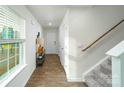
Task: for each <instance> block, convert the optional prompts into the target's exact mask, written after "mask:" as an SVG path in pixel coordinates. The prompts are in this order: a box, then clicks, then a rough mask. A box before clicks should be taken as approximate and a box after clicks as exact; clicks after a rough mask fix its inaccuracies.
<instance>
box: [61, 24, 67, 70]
mask: <svg viewBox="0 0 124 93" xmlns="http://www.w3.org/2000/svg"><path fill="white" fill-rule="evenodd" d="M59 44H60V45H59V54H60V60H61V63H62V65H63V66H64V68H65V70H66V69H67V65H68V47H69V41H68V26H67V25H65V26H64V27H63V29H62V30H61V31H60V33H59Z"/></svg>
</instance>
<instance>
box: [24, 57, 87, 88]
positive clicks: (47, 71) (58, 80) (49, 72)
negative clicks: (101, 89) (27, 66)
mask: <svg viewBox="0 0 124 93" xmlns="http://www.w3.org/2000/svg"><path fill="white" fill-rule="evenodd" d="M85 86H86V85H85V84H84V83H82V82H67V80H66V76H65V72H64V69H63V67H62V65H61V63H60V60H59V57H58V55H46V58H45V62H44V63H43V65H42V66H38V67H37V68H36V70H35V71H34V73H33V74H32V76H31V78H30V79H29V81H28V83H27V84H26V87H85Z"/></svg>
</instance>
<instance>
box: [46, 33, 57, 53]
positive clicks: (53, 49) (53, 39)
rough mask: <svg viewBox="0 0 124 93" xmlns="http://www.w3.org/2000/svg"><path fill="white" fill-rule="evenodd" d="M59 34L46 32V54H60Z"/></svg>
mask: <svg viewBox="0 0 124 93" xmlns="http://www.w3.org/2000/svg"><path fill="white" fill-rule="evenodd" d="M57 43H58V42H57V32H56V31H46V32H45V49H46V54H58V51H57V47H58V46H57Z"/></svg>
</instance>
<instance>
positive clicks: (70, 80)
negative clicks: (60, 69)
mask: <svg viewBox="0 0 124 93" xmlns="http://www.w3.org/2000/svg"><path fill="white" fill-rule="evenodd" d="M67 81H68V82H83V80H82V78H67Z"/></svg>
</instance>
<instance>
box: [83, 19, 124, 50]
mask: <svg viewBox="0 0 124 93" xmlns="http://www.w3.org/2000/svg"><path fill="white" fill-rule="evenodd" d="M123 22H124V19H123V20H121V21H120V22H118V23H117V24H116V25H115V26H113V27H112V28H111V29H109V30H108V31H107V32H105V33H104V34H103V35H101V36H100V37H99V38H98V39H96V40H95V41H94V42H92V43H91V44H89V45H88V46H87V47H86V48H84V49H83V50H82V51H83V52H84V51H86V50H88V49H89V48H91V47H92V46H93V45H94V44H96V43H97V42H98V41H100V40H101V39H102V38H104V37H105V36H106V35H108V34H109V33H111V32H112V31H113V29H115V28H116V27H117V26H119V25H120V24H121V23H123Z"/></svg>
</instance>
